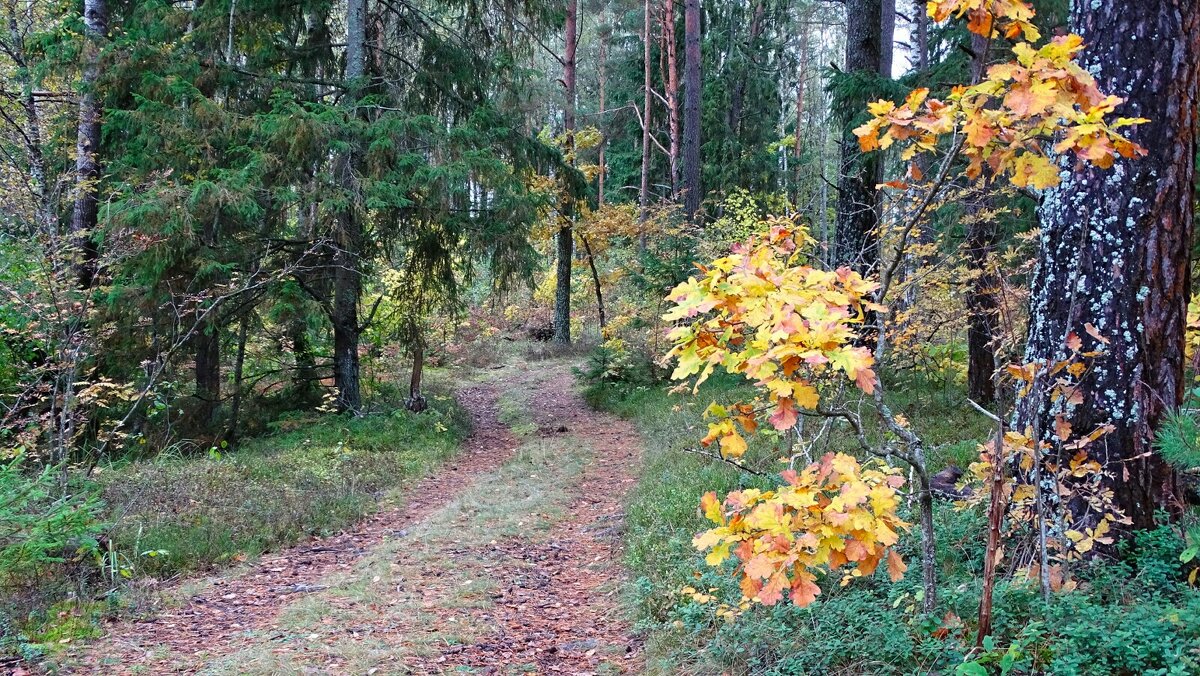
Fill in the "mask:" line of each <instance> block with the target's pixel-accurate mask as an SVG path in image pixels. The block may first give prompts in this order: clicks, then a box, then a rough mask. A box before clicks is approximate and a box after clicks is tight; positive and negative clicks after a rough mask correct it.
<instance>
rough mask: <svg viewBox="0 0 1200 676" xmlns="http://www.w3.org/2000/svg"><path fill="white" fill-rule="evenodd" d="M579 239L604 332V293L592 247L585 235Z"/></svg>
mask: <svg viewBox="0 0 1200 676" xmlns="http://www.w3.org/2000/svg"><path fill="white" fill-rule="evenodd" d="M579 239H580V240H581V241H582V242H583V250H584V251H585V252H587V258H588V267H589V268H591V269H592V286H593V287H594V288H595V290H596V311H597V313H598V314H599V315H600V330H601V331H603V330H604V324H605V318H604V292H603V290H602V289H601V288H600V273H599V272H597V271H596V258H595V256H592V245H591V244H590V243H589V242H588V238H587V237H586V236H585V235H580V236H579Z"/></svg>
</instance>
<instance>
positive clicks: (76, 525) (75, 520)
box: [0, 456, 102, 588]
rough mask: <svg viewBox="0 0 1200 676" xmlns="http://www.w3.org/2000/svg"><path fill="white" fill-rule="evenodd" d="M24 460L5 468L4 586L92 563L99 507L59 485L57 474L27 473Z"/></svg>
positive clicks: (0, 515)
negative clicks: (72, 565) (53, 569)
mask: <svg viewBox="0 0 1200 676" xmlns="http://www.w3.org/2000/svg"><path fill="white" fill-rule="evenodd" d="M24 465H25V463H24V459H23V457H22V456H17V457H16V458H14V459H12V460H9V461H8V462H7V463H5V464H2V465H0V584H2V585H3V586H5V587H9V588H12V587H18V588H19V587H22V586H25V585H31V584H35V583H36V582H37V580H38V579H39V578H41V577H43V576H44V575H45V574H46V572H47V570H48V568H50V567H54V566H59V565H64V564H68V563H71V562H77V561H91V560H94V559H95V558H96V555H97V552H98V543H97V537H98V535H99V534H100V532H101V529H102V525H101V523H100V522H99V521H98V516H97V515H98V512H99V509H100V504H99V503H98V502H97V500H96V498H95V496H94V494H93V493H92V492H90V491H88V490H86V489H85V490H83V491H81V492H74V491H71V490H67V489H63V488H61V487H60V486H59V485H58V471H57V470H56V468H53V467H46V468H44V469H42V470H41V471H32V470H28V469H27V468H26V467H25V466H24Z"/></svg>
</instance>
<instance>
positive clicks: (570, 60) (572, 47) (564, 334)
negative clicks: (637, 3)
mask: <svg viewBox="0 0 1200 676" xmlns="http://www.w3.org/2000/svg"><path fill="white" fill-rule="evenodd" d="M578 14H579V3H578V0H567V20H566V23H565V25H564V26H563V39H564V41H565V42H566V47H565V49H564V50H563V86H564V89H565V90H566V91H565V100H564V102H563V131H564V132H565V133H566V136H567V148H566V150H567V153H568V154H570V155H572V156H574V153H575V51H576V47H577V42H576V41H577V39H578V32H577V26H578ZM572 163H574V160H572ZM572 199H573V198H571V197H569V196H568V197H565V198H564V200H563V202H564V209H563V210H562V214H561V217H562V219H563V222H562V225H561V226H560V227H559V229H558V235H557V240H558V241H557V244H558V261H557V268H556V270H555V272H556V275H555V287H554V342H555V343H558V344H560V345H569V344H570V342H571V261H572V258H573V257H574V253H575V252H574V248H575V246H574V245H575V236H574V234H573V233H572V232H571V230H572V229H571V220H572V219H573V218H574V213H575V208H574V205H573V204H572Z"/></svg>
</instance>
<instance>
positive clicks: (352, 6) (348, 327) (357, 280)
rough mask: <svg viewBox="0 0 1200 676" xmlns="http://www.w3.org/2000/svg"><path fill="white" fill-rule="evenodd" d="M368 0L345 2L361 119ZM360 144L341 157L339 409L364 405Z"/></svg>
mask: <svg viewBox="0 0 1200 676" xmlns="http://www.w3.org/2000/svg"><path fill="white" fill-rule="evenodd" d="M366 16H367V1H366V0H346V70H345V75H344V79H345V82H346V83H347V85H348V88H349V96H348V97H347V100H348V101H349V106H350V107H351V109H352V110H351V117H352V118H353V117H356V116H357V112H355V109H356V108H357V105H358V95H359V92H360V91H361V87H362V79H363V75H364V74H365V72H366V57H367V54H366V53H367V27H366ZM354 146H355V142H354V141H353V140H352V142H351V150H350V151H349V152H347V153H346V154H345V155H344V156H343V158H342V159H341V163H342V167H341V170H340V171H339V172H338V173H339V175H340V176H341V177H342V180H343V182H344V185H343V189H344V190H345V191H346V193H347V196H348V199H347V204H346V206H345V207H344V208H343V209H342V211H341V212H339V213H338V214H337V232H336V233H335V237H334V240H335V241H334V247H335V248H334V253H333V310H332V316H331V317H330V319H331V322H332V324H333V380H334V386H335V387H336V388H337V398H336V399H335V401H336V405H337V408H338V410H339V411H358V410H359V409H360V408H361V407H362V385H361V382H360V380H359V362H358V343H359V335H360V333H361V331H362V327H361V326H360V325H359V321H358V301H359V298H360V297H361V296H362V247H363V244H364V236H363V224H362V217H361V215H360V214H359V212H358V207H357V204H356V202H357V200H356V199H354V198H353V197H352V195H353V194H354V193H355V192H356V190H357V185H356V181H355V178H354V175H355V169H356V165H357V161H358V158H357V153H356V152H355V150H354Z"/></svg>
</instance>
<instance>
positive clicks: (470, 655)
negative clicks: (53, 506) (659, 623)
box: [65, 359, 641, 676]
mask: <svg viewBox="0 0 1200 676" xmlns="http://www.w3.org/2000/svg"><path fill="white" fill-rule="evenodd" d="M571 365H572V364H571V363H570V362H568V361H566V360H563V359H551V360H544V361H537V362H525V361H514V362H511V363H508V364H506V365H504V366H500V367H495V368H492V369H487V370H484V371H482V372H480V373H479V374H478V375H475V376H473V377H472V380H471V381H470V382H467V383H465V384H464V386H463V387H462V388H461V389H460V391H459V392H458V396H459V398H460V401H461V402H462V404H463V406H464V407H466V408H467V409H468V410H469V411H470V413H471V416H472V421H473V432H472V434H471V436H470V438H469V439H468V440H467V441H466V443H465V446H464V448H463V449H462V452H461V453H460V454H459V455H458V456H456V457H455V458H454V459H452V460H451V461H450V462H448V463H447V464H446V465H445V466H443V467H442V468H441V469H440V470H439V471H437V472H436V473H435V474H433V475H432V476H429V477H427V478H425V479H423V480H421V481H419V482H417V483H416V484H414V485H412V486H409V487H408V488H407V489H405V490H403V491H402V492H401V493H400V494H399V495H398V497H397V498H396V500H395V502H394V503H393V504H390V505H386V506H385V507H384V508H383V509H381V510H380V511H379V512H378V513H376V514H375V515H374V516H372V517H370V518H369V519H367V520H366V521H364V522H363V523H360V524H359V525H358V526H357V527H356V528H354V529H353V530H350V531H347V532H343V533H340V534H337V535H334V536H331V537H327V538H322V539H316V540H312V541H309V542H306V543H303V544H301V545H299V546H296V547H293V548H291V549H287V550H284V551H280V552H277V553H273V554H269V555H266V556H264V557H262V558H261V559H260V560H258V561H257V562H254V563H253V564H249V565H246V566H244V567H243V568H241V569H239V570H234V571H229V572H227V573H225V574H223V575H215V576H212V577H208V578H204V579H199V580H192V581H189V582H186V583H184V584H181V585H179V586H177V587H176V588H174V589H173V590H171V591H170V592H168V593H166V594H164V598H165V599H167V600H166V601H165V602H164V603H163V607H162V608H160V609H159V610H158V612H156V613H153V614H151V615H148V616H147V617H145V618H141V619H139V620H125V621H121V622H117V623H113V624H110V625H109V626H107V627H106V629H107V633H106V635H105V637H104V638H102V639H100V640H99V641H98V642H96V643H93V644H92V645H91V646H89V647H88V648H87V649H86V650H85V651H84V652H81V653H79V654H76V655H75V656H74V657H73V658H69V660H68V662H67V664H66V665H65V670H66V671H68V672H70V673H104V674H158V673H203V674H439V673H475V674H529V673H536V674H576V675H583V674H595V675H597V676H600V675H603V674H621V673H636V672H638V671H639V670H640V658H641V655H640V653H641V650H640V644H639V642H638V640H637V639H636V638H635V637H634V636H633V635H632V634H631V629H630V626H629V623H628V621H627V618H626V616H625V613H624V611H623V608H622V603H621V598H620V593H621V589H622V587H623V584H622V583H623V581H624V578H623V575H624V571H623V570H622V568H621V565H620V561H621V555H620V547H621V539H622V538H621V534H622V532H623V516H624V515H623V502H624V498H625V497H626V495H627V493H628V491H629V490H630V489H631V488H632V487H633V486H634V483H635V472H636V471H637V469H638V465H639V459H640V448H639V442H638V436H637V432H636V431H635V430H634V428H633V426H632V424H630V423H628V422H626V421H623V420H620V419H618V418H616V417H613V416H610V415H606V414H603V413H597V412H595V411H592V410H591V409H589V408H588V406H587V405H586V403H585V402H584V401H583V400H582V398H581V396H580V395H579V393H578V392H577V391H576V383H575V379H574V376H573V374H572V372H571Z"/></svg>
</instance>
